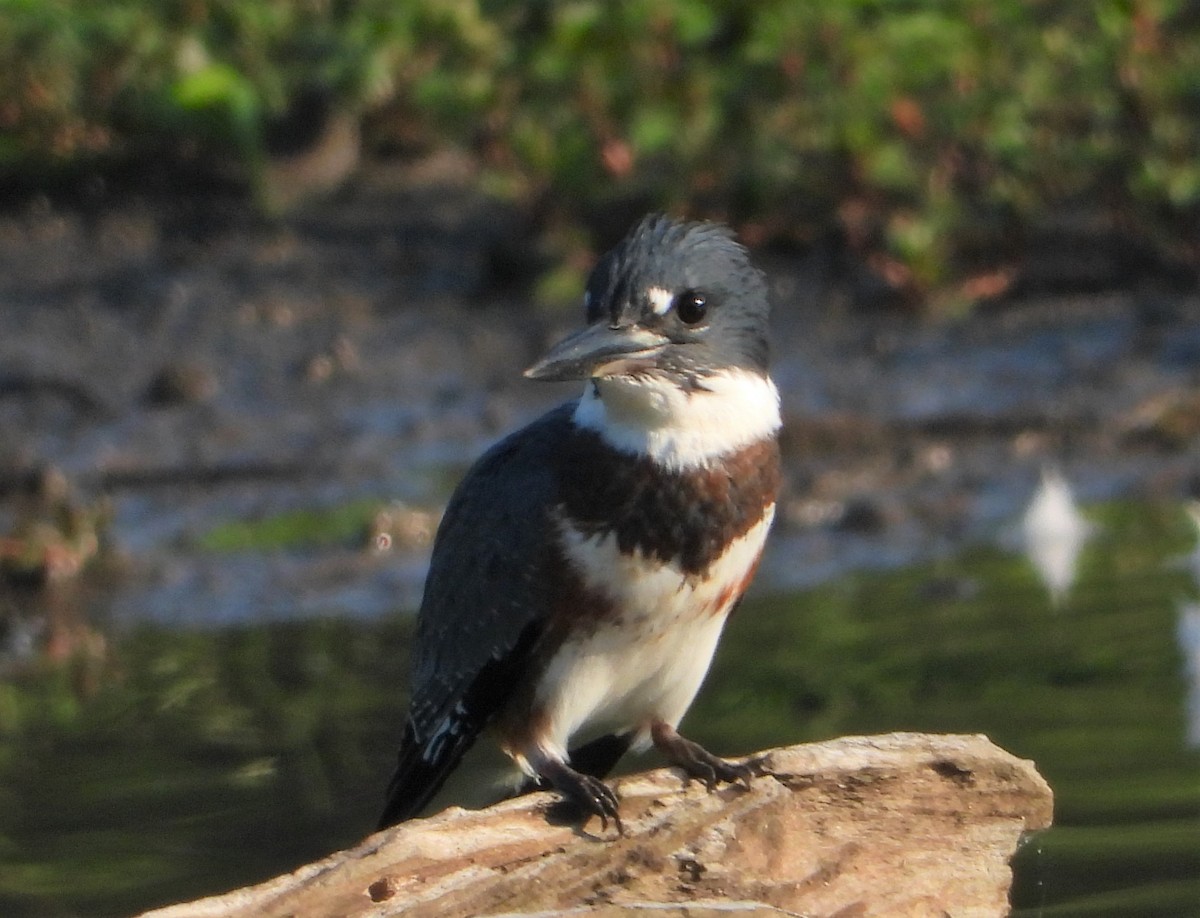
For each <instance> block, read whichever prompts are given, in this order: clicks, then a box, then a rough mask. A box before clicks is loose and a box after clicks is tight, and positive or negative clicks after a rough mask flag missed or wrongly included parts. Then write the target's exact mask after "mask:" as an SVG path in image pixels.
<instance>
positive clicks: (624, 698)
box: [531, 506, 774, 760]
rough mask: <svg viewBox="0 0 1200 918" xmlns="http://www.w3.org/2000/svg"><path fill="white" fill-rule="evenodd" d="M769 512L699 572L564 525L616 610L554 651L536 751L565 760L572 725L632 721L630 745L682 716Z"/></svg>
mask: <svg viewBox="0 0 1200 918" xmlns="http://www.w3.org/2000/svg"><path fill="white" fill-rule="evenodd" d="M773 517H774V507H773V506H772V507H770V508H768V509H767V511H766V512H765V513H764V514H763V518H762V519H761V520H760V521H759V522H758V523H757V524H756V525H755V526H754V527H753V528H751V529H750V531H749V532H747V533H746V534H745V535H744V536H742V537H741V538H739V539H738V540H737V541H735V542H733V543H732V544H731V545H730V546H729V548H728V549H726V551H725V553H724V554H723V555H722V556H721V557H720V558H718V559H717V560H716V561H714V562H713V564H712V565H710V567H709V569H708V571H707V572H706V573H705V574H704V575H689V574H685V573H684V572H683V571H681V570H680V569H679V568H678V567H677V566H676V565H673V564H662V563H661V562H658V561H656V560H653V559H646V558H643V557H640V556H635V557H629V556H626V555H622V554H621V552H620V551H619V550H618V548H617V544H616V539H615V537H614V536H612V535H606V536H602V537H590V538H589V537H585V536H583V535H581V534H580V533H578V532H576V531H574V530H572V529H570V528H566V527H564V530H565V532H564V534H565V535H566V537H567V543H566V544H567V555H568V557H569V559H570V561H571V563H572V564H573V565H574V566H575V568H576V569H577V570H580V571H582V572H583V580H584V583H585V584H586V585H587V587H588V588H589V589H591V590H595V591H598V592H600V593H603V594H604V595H606V596H607V597H608V598H609V599H610V600H612V602H613V605H614V607H615V608H617V609H621V610H623V613H622V615H621V616H620V618H619V620H615V621H612V622H605V623H603V624H600V625H598V626H597V628H596V629H595V630H594V631H592V632H590V633H581V634H580V635H579V636H577V637H574V638H572V639H570V640H568V641H567V642H566V643H565V644H564V645H563V646H562V648H561V649H560V650H559V652H558V653H557V654H556V655H555V656H554V658H553V659H552V660H551V662H550V664H549V666H548V668H547V670H546V673H545V676H544V677H543V679H542V680H541V682H540V683H539V685H538V688H537V693H536V702H537V706H538V707H539V708H540V709H541V710H542V711H543V712H544V716H545V721H544V723H545V724H546V726H547V728H548V729H546V730H545V732H544V733H543V734H542V736H541V737H539V738H538V746H539V747H540V748H539V750H538V751H539V752H540V753H542V754H544V755H549V756H552V757H554V758H558V759H560V760H562V759H565V758H566V750H567V745H568V742H569V741H570V739H571V737H572V736H573V735H574V734H576V733H577V732H578V731H580V730H588V731H589V732H591V731H592V730H593V729H594V728H601V727H602V728H605V729H612V730H615V731H617V732H624V731H626V730H630V729H633V730H637V731H638V736H637V739H636V740H635V746H645V745H647V744H648V743H649V728H650V724H651V723H653V722H654V721H659V720H661V721H664V722H666V723H668V724H670V725H671V726H676V725H677V724H678V723H679V721H680V720H682V719H683V715H684V714H685V713H686V711H687V709H688V707H689V706H690V705H691V703H692V699H693V698H695V696H696V692H697V691H698V690H699V688H700V684H701V682H703V681H704V676H705V674H706V673H707V672H708V667H709V664H710V663H711V662H712V656H713V652H714V651H715V650H716V646H717V640H718V638H719V637H720V636H721V629H722V627H723V626H724V624H725V619H726V617H727V616H728V614H729V610H730V609H731V608H732V606H733V604H734V603H735V602H736V601H737V599H738V597H739V596H740V594H741V590H742V589H744V586H745V581H746V578H747V577H748V576H749V575H750V573H751V572H752V571H753V569H754V566H755V564H756V563H757V561H758V558H759V556H760V555H761V553H762V548H763V544H764V542H765V541H766V537H767V531H768V530H769V529H770V526H771V520H772V518H773ZM531 751H532V750H531Z"/></svg>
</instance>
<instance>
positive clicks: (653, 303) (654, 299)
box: [646, 287, 674, 316]
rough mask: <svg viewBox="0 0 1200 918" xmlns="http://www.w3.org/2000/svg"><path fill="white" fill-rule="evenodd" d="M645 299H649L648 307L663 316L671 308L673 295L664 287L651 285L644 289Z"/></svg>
mask: <svg viewBox="0 0 1200 918" xmlns="http://www.w3.org/2000/svg"><path fill="white" fill-rule="evenodd" d="M646 299H648V300H649V301H650V307H651V308H652V309H653V310H654V312H655V314H656V315H660V316H665V315H666V314H667V310H668V309H670V308H671V301H672V300H673V299H674V296H673V295H672V293H671V291H670V290H667V289H666V288H665V287H651V288H650V289H648V290H647V291H646Z"/></svg>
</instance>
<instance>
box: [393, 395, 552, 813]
mask: <svg viewBox="0 0 1200 918" xmlns="http://www.w3.org/2000/svg"><path fill="white" fill-rule="evenodd" d="M573 407H574V405H573V404H567V405H563V406H561V407H560V408H558V409H555V410H554V411H551V412H550V413H548V414H546V415H544V416H543V417H541V418H540V419H538V420H537V421H535V422H534V423H532V424H530V425H529V426H528V427H525V428H523V429H521V430H519V431H517V432H516V433H514V434H512V435H511V436H509V437H507V438H506V439H504V440H502V441H500V442H499V443H498V444H496V445H495V446H494V447H492V449H490V450H489V451H488V452H487V453H485V454H484V455H483V456H482V457H481V458H480V459H479V461H478V462H477V463H476V464H475V465H474V466H473V467H472V469H471V470H470V471H469V472H468V473H467V476H466V478H464V479H463V481H462V483H461V484H460V485H459V487H458V489H457V490H456V491H455V493H454V496H453V497H452V498H451V500H450V503H449V505H448V506H447V508H446V514H445V516H444V517H443V518H442V523H441V525H440V526H439V527H438V533H437V538H436V540H435V542H434V548H433V558H432V561H431V564H430V570H429V575H428V578H427V579H426V581H425V596H424V599H423V601H422V603H421V611H420V615H419V617H418V620H417V633H416V641H415V648H414V653H413V670H412V700H411V703H410V706H409V716H408V723H407V724H406V726H405V732H404V739H403V741H402V743H401V748H400V753H399V762H398V765H397V769H396V772H395V775H394V776H393V778H392V782H391V785H390V786H389V788H388V802H387V806H386V808H385V811H384V814H383V817H382V819H381V820H380V827H384V826H388V825H392V824H394V823H397V822H401V821H403V820H405V819H408V818H410V817H411V816H414V815H416V814H417V813H418V812H419V811H420V810H421V809H422V808H423V807H424V806H425V805H426V804H427V803H428V802H429V800H430V799H431V798H432V797H433V796H434V795H435V794H436V793H437V791H438V790H439V789H440V787H441V785H442V784H443V783H444V781H445V780H446V778H447V776H448V775H449V774H450V772H451V771H453V769H454V768H455V766H457V765H458V763H459V761H460V760H461V759H462V756H463V755H464V754H465V753H466V751H467V750H468V749H469V748H470V747H471V745H472V743H473V742H474V741H475V738H476V737H477V736H478V735H479V733H480V731H481V730H483V728H484V727H486V726H487V724H488V722H489V721H491V719H492V718H493V717H494V716H495V715H496V713H497V712H498V711H499V709H500V707H501V705H502V703H503V701H504V700H505V699H506V698H507V697H508V696H509V694H510V693H511V690H512V688H513V686H514V685H515V684H516V683H517V682H518V681H519V680H520V678H521V676H522V675H523V674H524V672H525V671H526V668H527V666H528V662H529V656H530V650H531V649H532V647H533V646H534V644H535V643H536V642H537V639H538V637H539V635H540V634H541V629H542V624H543V620H544V616H545V614H546V610H547V605H548V599H547V595H546V588H547V584H546V579H545V577H544V572H545V570H546V568H545V565H546V564H547V563H548V559H549V558H550V557H552V551H551V540H552V538H553V534H554V533H553V526H554V523H553V517H552V511H553V507H554V505H555V503H556V500H557V498H556V478H555V461H556V456H558V455H560V454H561V447H562V444H563V442H564V440H565V439H566V438H567V437H569V436H570V431H571V420H570V418H571V411H572V409H573Z"/></svg>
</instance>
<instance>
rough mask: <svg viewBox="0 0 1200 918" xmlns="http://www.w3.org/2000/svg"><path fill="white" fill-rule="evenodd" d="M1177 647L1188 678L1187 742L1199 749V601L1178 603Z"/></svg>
mask: <svg viewBox="0 0 1200 918" xmlns="http://www.w3.org/2000/svg"><path fill="white" fill-rule="evenodd" d="M1179 647H1180V649H1181V650H1182V651H1183V665H1184V672H1185V673H1186V674H1187V679H1188V696H1187V711H1188V728H1187V742H1188V745H1189V746H1191V747H1192V748H1194V749H1200V603H1195V602H1185V603H1181V604H1180V607H1179Z"/></svg>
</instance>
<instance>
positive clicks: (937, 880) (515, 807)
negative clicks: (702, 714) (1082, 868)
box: [148, 733, 1052, 918]
mask: <svg viewBox="0 0 1200 918" xmlns="http://www.w3.org/2000/svg"><path fill="white" fill-rule="evenodd" d="M764 756H765V758H764V763H765V765H766V767H767V768H768V769H769V770H770V772H771V775H769V776H765V777H759V778H756V779H754V781H753V786H752V788H751V789H750V790H749V791H747V790H745V789H742V788H739V787H722V788H720V789H718V790H716V791H714V792H712V793H709V792H707V791H706V790H705V789H704V787H702V786H698V785H696V784H690V785H685V784H684V782H683V781H682V780H681V778H680V774H679V772H676V771H672V770H669V769H663V770H659V771H654V772H650V773H647V774H640V775H631V776H629V777H627V778H623V779H620V780H618V781H616V782H615V787H616V790H617V793H618V794H619V796H620V798H621V813H622V816H623V819H624V822H625V832H626V834H625V835H624V837H618V836H617V835H616V833H615V832H614V831H613V829H612V827H611V826H610V827H609V830H608V831H607V832H602V831H601V830H600V827H599V824H598V823H597V822H596V821H595V820H592V821H590V822H589V823H587V824H586V825H585V826H584V827H583V828H582V829H580V828H579V827H578V826H570V825H555V824H553V823H552V821H550V820H548V818H547V815H548V808H549V807H550V805H551V803H552V801H553V799H554V798H553V797H551V796H549V795H547V794H536V795H530V796H527V797H523V798H520V799H517V800H511V801H508V802H505V803H502V804H499V805H497V806H494V807H491V808H490V809H487V810H481V811H467V810H461V809H451V810H447V811H446V812H444V813H441V814H440V815H437V816H434V817H432V818H429V819H422V820H414V821H411V822H408V823H406V824H404V825H401V826H398V827H396V828H394V829H390V830H388V831H386V832H381V833H379V834H376V835H372V836H371V837H370V838H368V839H366V840H365V841H364V842H363V843H362V844H361V845H359V846H358V847H356V848H352V849H350V850H347V851H341V852H338V853H337V854H334V855H331V856H330V857H328V858H326V859H325V860H322V861H319V862H318V863H315V864H310V865H308V866H306V867H302V868H300V869H299V870H297V871H295V872H294V873H291V874H288V875H286V876H282V877H278V878H276V879H274V880H270V881H268V882H266V883H263V884H261V885H258V886H252V887H247V888H245V889H240V890H236V891H234V892H231V893H228V894H225V895H222V896H216V897H213V898H209V899H203V900H199V901H196V902H191V903H185V904H182V905H175V906H171V907H168V908H165V909H160V910H158V911H155V912H152V913H148V914H150V915H153V916H154V918H207V916H217V915H220V916H242V918H251V916H254V918H267V916H272V918H273V916H293V915H294V916H334V915H337V916H388V915H404V916H406V918H407V916H412V918H422V916H438V918H450V916H481V915H506V916H529V915H560V914H587V915H635V914H636V915H638V916H645V915H647V914H655V915H684V914H687V915H689V916H698V915H722V916H726V915H729V914H731V913H735V914H756V915H757V914H761V915H781V914H782V915H804V916H824V915H829V916H833V915H838V916H849V915H855V916H859V915H888V916H904V915H912V916H916V915H920V916H925V915H938V916H940V915H954V916H956V918H968V916H985V915H986V916H991V915H1003V914H1005V913H1006V912H1007V911H1008V889H1009V885H1010V883H1011V872H1010V869H1009V863H1008V862H1009V859H1010V858H1011V856H1012V854H1013V852H1014V851H1015V850H1016V847H1017V843H1018V840H1019V838H1020V836H1021V834H1022V833H1023V832H1026V831H1032V830H1035V829H1041V828H1045V827H1046V826H1048V825H1049V824H1050V820H1051V812H1052V795H1051V791H1050V788H1049V787H1048V786H1047V784H1046V782H1045V781H1044V780H1043V779H1042V778H1041V776H1040V775H1039V774H1038V773H1037V771H1036V770H1035V769H1034V767H1033V765H1032V763H1030V762H1026V761H1023V760H1021V759H1017V758H1015V757H1013V756H1012V755H1010V754H1008V753H1007V752H1005V751H1004V750H1002V749H1000V748H998V747H997V746H995V745H993V744H992V743H991V742H990V741H989V740H988V739H987V738H986V737H982V736H930V735H924V734H904V733H899V734H890V735H886V736H875V737H848V738H844V739H838V740H833V741H830V742H825V743H816V744H812V745H805V746H793V747H790V748H786V749H775V750H772V751H770V752H768V753H765V754H764Z"/></svg>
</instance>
